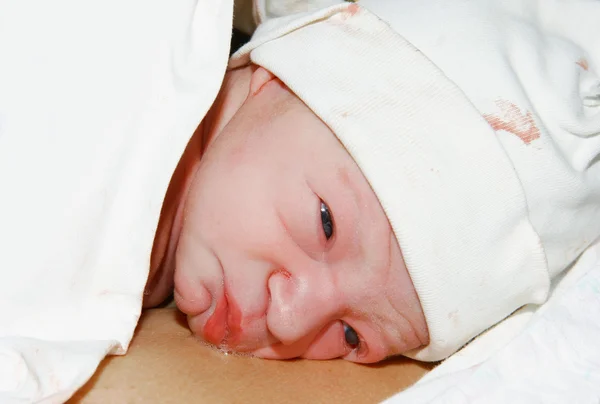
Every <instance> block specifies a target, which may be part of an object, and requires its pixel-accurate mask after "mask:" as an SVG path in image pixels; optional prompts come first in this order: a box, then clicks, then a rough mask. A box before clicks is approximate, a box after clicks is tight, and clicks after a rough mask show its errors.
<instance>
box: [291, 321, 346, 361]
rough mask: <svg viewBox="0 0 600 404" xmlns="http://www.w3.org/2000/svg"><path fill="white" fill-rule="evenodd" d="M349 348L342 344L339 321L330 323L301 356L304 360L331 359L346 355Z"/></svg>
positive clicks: (342, 330)
mask: <svg viewBox="0 0 600 404" xmlns="http://www.w3.org/2000/svg"><path fill="white" fill-rule="evenodd" d="M348 352H349V348H348V347H347V346H346V344H345V343H344V328H343V326H342V324H341V323H340V322H339V321H336V322H334V323H331V325H329V326H327V327H325V328H324V329H323V330H321V332H320V333H319V334H318V335H317V336H316V338H315V339H314V340H313V342H312V343H311V344H310V345H309V347H308V349H307V350H306V352H305V353H304V355H302V357H303V358H305V359H321V360H322V359H333V358H339V357H341V356H344V355H346V354H347V353H348Z"/></svg>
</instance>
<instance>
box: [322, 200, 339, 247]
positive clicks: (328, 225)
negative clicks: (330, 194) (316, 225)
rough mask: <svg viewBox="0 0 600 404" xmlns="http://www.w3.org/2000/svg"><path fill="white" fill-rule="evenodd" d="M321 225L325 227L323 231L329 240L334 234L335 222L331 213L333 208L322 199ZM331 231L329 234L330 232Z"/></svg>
mask: <svg viewBox="0 0 600 404" xmlns="http://www.w3.org/2000/svg"><path fill="white" fill-rule="evenodd" d="M320 201H321V209H320V210H321V226H322V228H323V233H324V234H325V239H326V240H327V241H329V240H330V239H331V238H332V237H333V234H334V229H335V226H334V223H333V215H332V214H331V210H330V209H329V206H327V204H326V203H325V202H324V201H323V200H322V199H321V200H320ZM328 233H329V234H328Z"/></svg>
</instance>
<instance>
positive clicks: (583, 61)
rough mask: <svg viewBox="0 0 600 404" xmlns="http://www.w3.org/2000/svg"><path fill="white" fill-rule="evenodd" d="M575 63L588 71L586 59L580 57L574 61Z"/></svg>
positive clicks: (588, 66)
mask: <svg viewBox="0 0 600 404" xmlns="http://www.w3.org/2000/svg"><path fill="white" fill-rule="evenodd" d="M575 64H576V65H577V66H579V67H581V68H582V69H583V70H585V71H588V69H589V68H590V65H589V64H588V61H587V60H586V59H585V58H580V59H579V60H578V61H577V62H575Z"/></svg>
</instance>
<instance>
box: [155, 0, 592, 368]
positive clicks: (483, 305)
mask: <svg viewBox="0 0 600 404" xmlns="http://www.w3.org/2000/svg"><path fill="white" fill-rule="evenodd" d="M558 17H560V18H558ZM598 18H600V3H592V2H581V3H568V4H563V3H557V2H545V3H544V4H543V5H541V4H538V3H532V2H523V1H522V0H519V1H508V2H495V1H491V0H490V1H481V2H477V3H473V2H470V3H465V4H462V3H461V4H457V3H455V2H446V1H435V0H429V1H422V2H418V3H414V2H410V1H398V0H395V1H387V2H386V1H368V0H364V1H361V2H360V6H358V5H356V4H341V5H337V6H333V7H330V8H327V9H324V10H319V11H316V12H313V13H303V14H297V15H291V16H287V17H282V18H280V19H274V20H271V21H268V22H266V23H265V24H263V25H262V26H260V27H259V29H258V30H257V32H256V33H255V34H254V37H253V39H252V41H251V42H250V43H249V44H247V45H246V46H245V47H244V48H242V49H241V50H240V51H239V52H238V53H237V54H236V55H234V57H233V58H232V60H231V62H230V70H229V72H228V74H227V76H226V79H225V81H224V84H223V86H222V88H221V91H220V94H219V96H218V98H217V100H216V102H215V103H214V105H213V107H212V109H211V111H210V112H209V114H208V115H207V116H206V118H205V119H204V120H203V122H202V123H201V124H200V126H199V127H198V129H197V131H196V133H195V134H194V136H193V137H192V139H191V141H190V143H189V145H188V147H187V149H186V151H185V153H184V155H183V156H182V158H181V161H180V163H179V165H178V167H177V169H176V171H175V173H174V175H173V178H172V181H171V184H170V187H169V190H168V192H167V195H166V198H165V202H164V205H163V210H162V213H161V218H160V223H159V226H158V230H157V232H156V238H155V243H154V248H153V252H152V258H151V270H150V277H149V280H148V284H147V287H146V296H145V301H144V305H145V307H151V306H155V305H157V304H160V303H161V302H162V301H163V300H164V299H165V298H166V297H168V296H169V295H170V294H171V292H172V291H173V290H174V296H175V301H176V303H177V306H178V307H179V309H180V310H181V311H183V312H184V313H185V314H186V315H187V317H188V321H189V325H190V328H191V330H192V331H193V332H194V333H195V334H197V335H199V336H200V337H202V338H203V339H204V340H206V341H208V342H210V343H212V344H214V345H216V346H219V347H221V348H223V349H227V350H234V351H239V352H247V353H250V354H252V355H255V356H259V357H264V358H274V359H286V358H294V357H303V358H310V359H329V358H336V357H343V358H345V359H348V360H352V361H357V362H376V361H380V360H382V359H384V358H386V357H388V356H391V355H397V354H405V355H407V356H411V357H413V358H416V359H420V360H427V361H435V360H440V359H443V358H445V357H447V356H448V355H450V354H452V353H454V352H455V351H457V350H458V349H459V348H460V347H461V346H463V345H464V344H465V343H467V342H468V341H469V340H470V339H472V338H474V337H475V336H477V335H478V334H480V333H481V332H482V331H484V330H485V329H486V328H489V327H490V326H492V325H494V324H495V323H497V322H499V321H501V320H502V319H504V318H505V317H507V316H509V315H510V314H511V313H512V312H514V311H515V310H516V309H518V308H519V307H521V306H523V305H525V304H530V303H533V304H540V303H543V302H544V300H545V299H546V298H547V296H548V293H549V291H550V289H551V279H552V278H555V277H556V276H557V275H558V274H560V273H561V272H562V271H564V269H565V268H567V267H568V266H569V265H570V264H572V263H573V261H574V260H575V259H576V258H577V257H578V256H579V255H580V254H581V253H582V252H583V251H584V250H585V249H586V248H587V247H588V246H589V245H590V244H591V243H592V242H593V241H594V240H595V239H597V238H598V236H599V235H600V164H599V161H600V160H599V159H598V156H600V121H598V118H599V117H600V114H599V105H600V80H599V78H598V73H597V72H598V70H597V69H598V66H599V64H600V53H598V50H599V49H600V46H598V45H599V44H598V40H597V38H600V31H599V29H598V28H597V24H596V23H595V22H594V21H597V19H598ZM442 21H443V24H441V23H440V22H442ZM593 52H595V53H593Z"/></svg>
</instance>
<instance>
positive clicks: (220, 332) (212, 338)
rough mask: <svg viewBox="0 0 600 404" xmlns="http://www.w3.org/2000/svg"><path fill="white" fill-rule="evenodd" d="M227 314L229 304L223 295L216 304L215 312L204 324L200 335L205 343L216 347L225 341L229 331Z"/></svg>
mask: <svg viewBox="0 0 600 404" xmlns="http://www.w3.org/2000/svg"><path fill="white" fill-rule="evenodd" d="M228 313H229V303H228V302H227V296H226V295H225V294H223V296H221V298H220V299H219V301H218V302H217V305H216V307H215V311H214V312H213V314H212V315H211V316H210V317H209V318H208V320H207V321H206V324H204V329H203V333H202V334H203V336H204V339H205V340H206V341H208V342H210V343H211V344H214V345H217V346H219V345H221V344H222V343H223V342H224V341H225V339H226V337H227V334H228V331H229V325H228V324H227V317H228Z"/></svg>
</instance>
